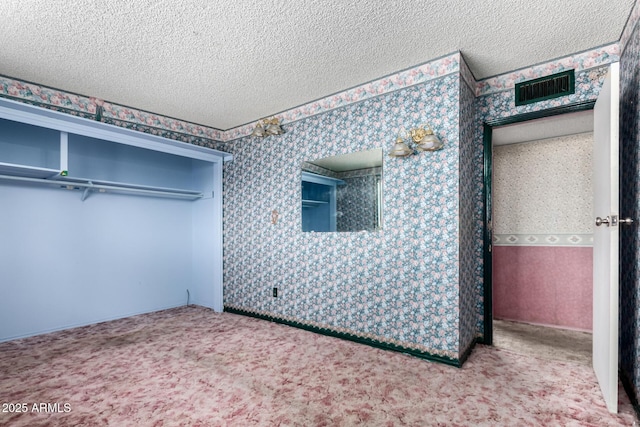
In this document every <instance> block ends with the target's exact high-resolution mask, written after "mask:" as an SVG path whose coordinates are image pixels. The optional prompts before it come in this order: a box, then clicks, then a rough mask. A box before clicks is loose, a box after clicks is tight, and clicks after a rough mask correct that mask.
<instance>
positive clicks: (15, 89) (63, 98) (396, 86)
mask: <svg viewBox="0 0 640 427" xmlns="http://www.w3.org/2000/svg"><path fill="white" fill-rule="evenodd" d="M638 9H640V8H638V7H636V8H635V9H634V12H633V16H632V18H633V17H635V15H638V14H640V11H639V10H638ZM634 22H635V21H630V22H628V23H627V26H629V25H631V24H632V23H634ZM625 34H626V27H625V31H624V32H623V35H625ZM620 47H621V44H620V43H618V42H616V43H611V44H609V45H605V46H601V47H596V48H593V49H590V50H586V51H584V52H578V53H575V54H572V55H568V56H566V57H560V58H556V59H553V60H550V61H547V62H544V63H540V64H536V65H532V66H529V67H526V68H522V69H519V70H515V71H512V72H508V73H504V74H500V75H497V76H493V77H488V78H485V79H482V80H480V81H476V80H475V78H474V76H473V73H472V72H471V71H470V70H469V69H468V67H467V66H466V63H465V62H464V59H463V56H462V53H461V52H460V51H456V52H452V53H449V54H447V55H443V56H441V57H439V58H434V59H431V60H429V61H427V62H424V63H422V64H419V65H416V66H413V67H410V68H407V69H405V70H401V71H398V72H395V73H392V74H389V75H387V76H383V77H380V78H378V79H375V80H372V81H370V82H366V83H363V84H360V85H358V86H355V87H352V88H349V89H346V90H343V91H340V92H336V93H334V94H331V95H328V96H325V97H323V98H320V99H317V100H314V101H311V102H308V103H305V104H303V105H300V106H297V107H294V108H290V109H288V110H285V111H282V112H279V113H275V114H272V116H275V117H278V118H280V119H281V120H282V122H283V125H285V126H286V125H287V124H289V123H292V122H296V121H299V120H302V119H305V118H308V117H312V116H315V115H318V114H322V113H326V112H328V111H331V110H335V109H337V108H340V107H345V106H348V105H352V104H355V103H358V102H362V101H364V100H367V99H371V98H375V97H377V96H380V95H385V94H388V93H392V92H395V91H398V90H401V89H406V88H408V87H411V86H416V85H419V84H423V83H426V82H429V81H431V80H435V79H438V78H443V77H446V76H448V75H451V74H454V73H457V72H458V73H460V74H461V75H462V80H463V81H464V82H465V83H466V84H468V85H469V86H470V88H471V89H472V90H473V91H474V93H475V96H476V97H479V96H484V95H488V94H491V93H495V92H501V91H505V90H510V89H512V88H513V87H514V85H515V83H516V82H520V81H524V80H528V79H532V78H537V77H542V76H545V75H548V74H553V73H556V72H560V71H564V70H568V69H575V70H576V71H584V70H587V69H591V68H597V67H600V66H602V65H606V64H609V63H611V62H616V61H619V59H620V50H621V49H620ZM0 96H1V97H6V98H9V99H13V100H16V101H21V102H25V103H30V104H33V105H37V106H39V107H43V108H48V109H53V110H57V111H61V112H64V113H67V114H72V115H77V116H81V117H85V118H88V119H93V120H98V121H105V122H107V123H110V124H113V125H116V126H121V127H126V128H129V129H133V130H137V131H140V132H145V133H151V134H154V135H160V136H163V137H166V138H170V139H177V140H180V141H184V142H189V143H192V144H196V145H201V146H214V145H215V144H216V143H226V142H231V141H234V140H237V139H240V138H244V137H246V136H248V135H250V134H251V132H252V131H253V127H254V126H255V123H256V122H257V121H254V122H251V123H247V124H244V125H241V126H237V127H234V128H231V129H227V130H220V129H216V128H213V127H209V126H204V125H199V124H196V123H192V122H188V121H185V120H180V119H175V118H172V117H168V116H163V115H160V114H154V113H152V112H148V111H143V110H139V109H136V108H132V107H127V106H124V105H119V104H114V103H111V102H108V101H106V100H103V99H100V98H96V97H89V96H84V95H79V94H75V93H72V92H67V91H63V90H60V89H55V88H51V87H47V86H43V85H39V84H36V83H31V82H28V81H24V80H19V79H16V78H13V77H9V76H3V75H0ZM218 148H219V147H218Z"/></svg>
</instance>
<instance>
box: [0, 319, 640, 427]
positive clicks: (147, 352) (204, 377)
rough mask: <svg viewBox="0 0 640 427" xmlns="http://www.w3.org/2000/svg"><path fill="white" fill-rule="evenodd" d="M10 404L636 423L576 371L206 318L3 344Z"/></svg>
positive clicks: (82, 412) (240, 414)
mask: <svg viewBox="0 0 640 427" xmlns="http://www.w3.org/2000/svg"><path fill="white" fill-rule="evenodd" d="M0 403H1V404H2V408H0V409H3V411H2V412H0V425H2V426H103V425H104V426H355V425H363V426H405V425H407V426H536V427H538V426H598V427H602V426H624V425H627V426H631V425H634V422H635V421H636V419H635V416H634V412H633V408H632V406H631V405H630V403H629V401H628V399H627V397H626V395H625V393H624V391H623V390H621V394H620V412H619V414H610V413H608V412H607V410H606V407H605V405H604V402H603V401H602V399H601V397H600V394H599V389H598V385H597V383H596V380H595V376H594V374H593V372H592V371H591V369H590V368H588V367H586V366H583V365H579V364H576V363H567V362H554V363H549V361H548V360H545V359H541V358H536V357H532V356H525V355H522V354H517V353H515V352H512V351H507V350H502V349H498V348H494V347H487V346H482V345H478V346H476V348H475V349H474V350H473V352H472V353H471V355H470V357H469V359H468V360H467V362H466V363H465V364H464V366H463V367H462V368H454V367H450V366H446V365H443V364H439V363H433V362H429V361H425V360H422V359H417V358H414V357H410V356H407V355H404V354H401V353H396V352H391V351H385V350H381V349H376V348H372V347H369V346H365V345H361V344H356V343H353V342H350V341H345V340H340V339H337V338H332V337H327V336H324V335H320V334H315V333H312V332H308V331H304V330H300V329H296V328H292V327H288V326H284V325H279V324H276V323H271V322H267V321H264V320H259V319H254V318H250V317H245V316H239V315H234V314H230V313H214V312H212V311H211V310H208V309H204V308H201V307H181V308H177V309H171V310H165V311H161V312H156V313H150V314H145V315H140V316H134V317H130V318H127V319H121V320H116V321H112V322H105V323H100V324H97V325H91V326H86V327H81V328H75V329H71V330H67V331H61V332H55V333H51V334H46V335H41V336H37V337H31V338H25V339H21V340H15V341H10V342H6V343H1V344H0ZM23 404H24V405H23ZM43 404H44V405H43ZM18 411H19V412H18Z"/></svg>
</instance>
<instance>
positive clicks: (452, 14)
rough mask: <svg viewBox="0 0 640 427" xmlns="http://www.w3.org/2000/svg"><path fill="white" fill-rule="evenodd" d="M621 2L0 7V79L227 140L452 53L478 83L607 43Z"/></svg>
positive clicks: (125, 1) (45, 1)
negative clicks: (183, 123) (252, 125)
mask: <svg viewBox="0 0 640 427" xmlns="http://www.w3.org/2000/svg"><path fill="white" fill-rule="evenodd" d="M633 4H634V1H633V0H608V1H602V0H563V1H558V0H536V1H531V0H527V1H518V0H491V1H463V0H426V1H425V0H397V1H380V0H350V1H344V0H299V1H295V2H294V1H290V2H289V1H284V0H270V1H259V0H233V1H228V0H221V1H215V2H214V1H205V0H156V1H151V0H135V1H134V0H112V1H104V2H97V1H95V0H92V1H88V0H1V1H0V22H2V25H0V40H2V42H1V44H0V74H3V75H6V76H9V77H14V78H17V79H22V80H27V81H32V82H35V83H39V84H42V85H47V86H52V87H54V88H58V89H62V90H66V91H70V92H76V93H79V94H82V95H87V96H94V97H98V98H102V99H105V100H107V101H110V102H114V103H118V104H123V105H128V106H132V107H135V108H139V109H143V110H148V111H152V112H155V113H158V114H163V115H167V116H171V117H175V118H179V119H183V120H187V121H191V122H195V123H200V124H203V125H207V126H211V127H215V128H218V129H222V130H226V129H229V128H233V127H236V126H239V125H242V124H245V123H248V122H252V121H255V120H257V119H260V118H262V117H266V116H270V115H272V114H275V113H278V112H280V111H283V110H287V109H290V108H293V107H296V106H298V105H300V104H304V103H307V102H309V101H313V100H316V99H318V98H321V97H324V96H327V95H330V94H332V93H335V92H339V91H342V90H344V89H347V88H350V87H353V86H356V85H359V84H362V83H365V82H368V81H370V80H373V79H377V78H380V77H383V76H385V75H387V74H391V73H394V72H396V71H400V70H402V69H405V68H409V67H412V66H415V65H418V64H421V63H424V62H427V61H429V60H431V59H434V58H437V57H439V56H442V55H446V54H449V53H452V52H455V51H458V50H460V51H461V52H462V54H463V55H464V57H465V59H466V61H467V63H468V65H469V67H470V68H471V70H472V72H473V73H474V75H475V77H476V78H477V79H481V78H484V77H488V76H492V75H496V74H501V73H504V72H508V71H512V70H515V69H518V68H522V67H526V66H529V65H533V64H536V63H539V62H544V61H548V60H550V59H554V58H557V57H560V56H565V55H568V54H572V53H575V52H579V51H582V50H586V49H590V48H593V47H598V46H601V45H605V44H609V43H612V42H616V41H618V39H619V38H620V35H621V33H622V30H623V28H624V25H625V22H626V20H627V17H628V15H629V13H630V11H631V8H632V6H633Z"/></svg>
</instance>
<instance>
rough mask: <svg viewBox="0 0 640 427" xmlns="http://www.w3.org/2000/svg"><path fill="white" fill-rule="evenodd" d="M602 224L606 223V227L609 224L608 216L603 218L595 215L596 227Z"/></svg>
mask: <svg viewBox="0 0 640 427" xmlns="http://www.w3.org/2000/svg"><path fill="white" fill-rule="evenodd" d="M602 224H604V225H606V226H607V227H608V226H609V217H606V218H605V219H602V218H600V217H597V218H596V227H600V226H601V225H602Z"/></svg>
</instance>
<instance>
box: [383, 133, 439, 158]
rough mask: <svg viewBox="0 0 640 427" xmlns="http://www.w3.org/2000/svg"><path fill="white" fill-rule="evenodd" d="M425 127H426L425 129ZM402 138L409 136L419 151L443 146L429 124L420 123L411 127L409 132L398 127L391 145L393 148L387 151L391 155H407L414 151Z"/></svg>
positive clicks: (432, 149) (437, 148) (434, 149)
mask: <svg viewBox="0 0 640 427" xmlns="http://www.w3.org/2000/svg"><path fill="white" fill-rule="evenodd" d="M425 127H426V129H425ZM403 136H404V138H407V139H408V138H411V141H413V144H414V145H415V147H416V149H418V150H420V151H436V150H440V149H441V148H442V147H443V144H442V141H440V139H438V137H437V136H436V135H435V134H434V133H433V130H432V129H431V126H429V125H420V126H419V127H417V128H413V129H411V130H410V131H409V132H407V131H406V130H405V128H404V127H402V128H400V131H399V132H398V137H397V138H396V142H395V144H394V145H393V148H392V149H391V151H390V152H389V156H391V157H407V156H410V155H412V154H415V152H414V151H413V150H412V149H411V148H410V147H409V146H408V145H407V144H406V143H405V142H404V139H403Z"/></svg>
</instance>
